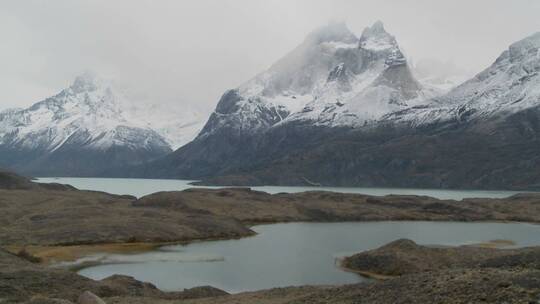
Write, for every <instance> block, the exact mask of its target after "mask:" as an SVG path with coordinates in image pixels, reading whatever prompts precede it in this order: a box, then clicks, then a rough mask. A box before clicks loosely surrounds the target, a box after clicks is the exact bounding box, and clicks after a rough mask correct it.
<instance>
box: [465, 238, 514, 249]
mask: <svg viewBox="0 0 540 304" xmlns="http://www.w3.org/2000/svg"><path fill="white" fill-rule="evenodd" d="M514 245H516V243H515V242H514V241H512V240H491V241H487V242H482V243H478V244H472V245H470V246H474V247H482V248H501V247H508V246H514Z"/></svg>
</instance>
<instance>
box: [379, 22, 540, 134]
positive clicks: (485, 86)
mask: <svg viewBox="0 0 540 304" xmlns="http://www.w3.org/2000/svg"><path fill="white" fill-rule="evenodd" d="M538 106H540V32H539V33H536V34H533V35H531V36H529V37H527V38H525V39H523V40H520V41H518V42H516V43H514V44H512V45H511V46H510V47H509V48H508V50H506V51H504V52H503V53H502V54H501V55H500V56H499V57H498V58H497V60H496V61H495V62H494V63H493V64H492V65H491V66H490V67H488V68H487V69H485V70H484V71H482V72H481V73H479V74H478V75H476V76H475V77H474V78H472V79H470V80H468V81H466V82H465V83H463V84H461V85H459V86H458V87H456V88H454V89H453V90H451V91H450V92H448V93H447V94H445V95H443V96H440V97H438V98H435V99H434V100H433V102H432V103H430V104H429V106H426V107H419V108H412V109H407V110H405V111H401V112H397V113H393V114H390V115H388V116H387V117H386V119H388V120H394V121H401V122H406V123H410V124H412V125H424V124H430V123H436V122H443V121H449V120H457V121H462V120H471V119H480V118H488V117H492V116H495V115H503V116H504V115H509V114H513V113H517V112H520V111H522V110H525V109H528V108H533V107H538Z"/></svg>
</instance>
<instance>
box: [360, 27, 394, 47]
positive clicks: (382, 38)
mask: <svg viewBox="0 0 540 304" xmlns="http://www.w3.org/2000/svg"><path fill="white" fill-rule="evenodd" d="M360 48H362V49H365V50H372V51H381V50H387V49H392V48H397V41H396V38H395V37H394V36H392V35H390V34H389V33H388V32H386V30H385V29H384V25H383V23H382V22H381V21H377V22H375V23H374V24H373V25H372V26H370V27H366V28H365V29H364V31H363V32H362V36H360Z"/></svg>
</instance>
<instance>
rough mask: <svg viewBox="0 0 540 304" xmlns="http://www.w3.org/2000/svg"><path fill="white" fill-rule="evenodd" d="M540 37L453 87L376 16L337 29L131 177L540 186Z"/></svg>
mask: <svg viewBox="0 0 540 304" xmlns="http://www.w3.org/2000/svg"><path fill="white" fill-rule="evenodd" d="M539 49H540V33H537V34H534V35H532V36H530V37H527V38H525V39H523V40H521V41H518V42H516V43H514V44H512V45H511V46H510V47H509V49H508V50H506V51H504V52H503V53H502V54H501V55H500V56H499V58H497V60H496V61H495V63H493V65H492V66H490V67H489V68H487V69H486V70H484V71H483V72H481V73H479V74H478V75H476V76H475V77H474V78H472V79H470V80H468V81H466V82H464V83H463V84H461V85H459V86H457V87H455V88H453V89H451V90H450V91H449V92H446V93H441V92H442V91H440V90H437V89H434V88H433V86H431V85H429V84H425V83H421V82H420V81H418V80H417V79H416V78H415V76H414V74H413V73H412V72H411V68H410V66H409V64H408V62H407V60H406V59H405V57H404V56H403V53H402V51H401V50H400V48H399V45H398V43H397V41H396V39H395V38H394V37H393V36H392V35H390V34H389V33H387V32H386V31H385V29H384V26H383V24H382V23H381V22H377V23H375V24H374V25H373V26H371V27H368V28H366V29H365V30H364V32H363V33H362V35H361V36H360V37H359V38H357V37H355V36H354V35H353V34H352V33H351V32H350V31H349V30H348V29H347V27H346V26H345V25H344V24H330V25H329V26H326V27H323V28H320V29H318V30H316V31H314V32H313V33H311V34H310V35H309V36H308V37H307V38H306V40H305V41H304V42H303V43H302V44H301V45H300V46H298V47H297V48H296V49H295V50H293V51H292V52H291V53H289V54H287V55H286V56H285V57H284V58H282V59H281V60H279V61H278V62H277V63H276V64H274V65H273V66H272V67H271V68H270V69H268V70H267V71H265V72H263V73H261V74H259V75H258V76H256V77H255V78H254V79H252V80H250V81H248V82H247V83H246V84H244V85H242V86H240V87H239V88H236V89H233V90H229V91H227V92H226V93H225V94H224V95H223V96H222V98H221V100H220V101H219V103H218V105H217V107H216V109H215V111H214V113H212V115H211V116H210V118H209V120H208V122H207V123H206V125H205V126H204V128H203V130H202V132H201V133H200V134H199V135H198V136H197V138H196V139H195V140H193V141H192V142H190V143H189V144H187V145H185V146H183V147H181V148H180V149H178V150H177V151H175V152H173V153H172V154H169V155H167V156H165V157H163V158H160V159H158V160H156V161H154V162H151V163H149V164H146V165H143V166H138V167H137V168H133V169H131V170H129V172H128V174H129V175H133V176H152V177H171V178H175V177H181V178H190V179H202V180H204V182H207V183H219V184H229V185H250V184H287V185H300V184H316V185H318V184H322V185H337V186H388V187H390V186H391V187H435V188H488V189H489V188H494V189H502V188H512V189H531V188H540V154H539V153H538V152H539V151H540V140H539V135H540V112H539V105H540V76H539V72H540V51H539Z"/></svg>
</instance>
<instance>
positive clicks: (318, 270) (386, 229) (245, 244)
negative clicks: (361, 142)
mask: <svg viewBox="0 0 540 304" xmlns="http://www.w3.org/2000/svg"><path fill="white" fill-rule="evenodd" d="M254 230H255V231H257V232H258V233H259V234H258V235H256V236H254V237H248V238H245V239H240V240H227V241H210V242H197V243H193V244H189V245H182V246H180V245H178V246H168V247H165V248H163V249H162V250H156V251H153V252H148V253H143V254H134V255H104V256H102V258H104V259H105V260H104V261H106V262H107V263H112V264H107V265H100V266H95V267H90V268H86V269H83V270H81V271H80V274H82V275H85V276H88V277H90V278H94V279H102V278H105V277H107V276H110V275H113V274H125V275H130V276H134V277H135V278H137V279H139V280H142V281H148V282H152V283H154V284H155V285H157V286H158V287H159V288H161V289H165V290H180V289H183V288H190V287H194V286H201V285H212V286H215V287H217V288H221V289H224V290H227V291H229V292H239V291H247V290H258V289H267V288H272V287H279V286H290V285H309V284H346V283H354V282H360V281H362V280H363V278H361V277H360V276H358V275H356V274H353V273H349V272H345V271H342V270H340V269H339V268H338V267H336V265H335V261H336V259H337V258H340V257H343V256H346V255H350V254H353V253H356V252H359V251H364V250H369V249H373V248H376V247H379V246H381V245H384V244H386V243H388V242H391V241H394V240H396V239H399V238H409V239H412V240H414V241H416V242H418V243H420V244H426V245H433V244H438V245H446V246H455V245H460V244H475V243H481V242H486V241H490V240H496V239H498V240H512V241H514V242H515V244H516V245H515V246H530V245H539V244H540V226H538V225H531V224H520V223H506V224H505V223H454V222H438V223H437V222H372V223H288V224H274V225H261V226H256V227H254ZM115 261H116V263H115ZM125 263H129V264H125Z"/></svg>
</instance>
